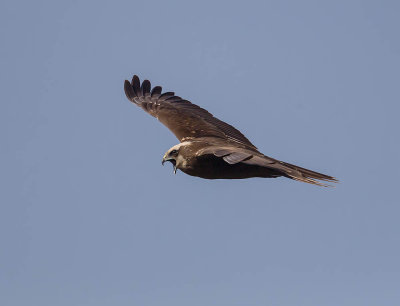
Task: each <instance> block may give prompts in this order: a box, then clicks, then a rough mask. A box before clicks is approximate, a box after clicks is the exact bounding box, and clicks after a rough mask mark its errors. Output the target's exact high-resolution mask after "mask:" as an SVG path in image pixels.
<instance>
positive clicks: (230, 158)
mask: <svg viewBox="0 0 400 306" xmlns="http://www.w3.org/2000/svg"><path fill="white" fill-rule="evenodd" d="M124 89H125V94H126V96H127V97H128V99H129V100H130V101H131V102H133V103H134V104H136V105H137V106H140V107H141V108H142V109H143V110H144V111H146V112H147V113H149V114H150V115H152V116H153V117H156V118H157V119H158V120H159V121H161V123H163V124H164V125H165V126H166V127H167V128H168V129H170V130H171V131H172V133H174V134H175V136H176V137H177V138H178V139H179V141H180V143H179V144H177V145H175V146H173V147H172V148H171V149H169V150H168V151H167V152H166V153H165V155H164V157H163V159H162V164H164V162H166V161H169V162H171V163H172V164H173V167H174V172H175V173H176V170H177V169H179V170H181V171H183V172H184V173H186V174H189V175H192V176H198V177H201V178H205V179H244V178H250V177H268V178H269V177H280V176H284V177H287V178H290V179H294V180H297V181H301V182H305V183H310V184H315V185H319V186H329V185H327V184H325V183H323V182H321V181H325V182H333V183H336V182H337V180H336V179H335V178H334V177H332V176H329V175H325V174H322V173H318V172H315V171H311V170H308V169H305V168H301V167H299V166H295V165H292V164H289V163H285V162H282V161H279V160H277V159H274V158H271V157H268V156H265V155H264V154H262V153H261V152H260V151H258V149H257V148H256V147H255V146H254V145H253V144H252V143H251V142H250V141H249V140H248V139H247V138H246V137H245V136H244V135H243V134H242V133H241V132H240V131H238V130H237V129H235V128H234V127H233V126H231V125H229V124H227V123H225V122H223V121H221V120H219V119H217V118H216V117H214V116H213V115H212V114H210V113H209V112H208V111H206V110H205V109H203V108H201V107H199V106H197V105H195V104H193V103H191V102H189V101H187V100H184V99H182V98H181V97H178V96H175V93H173V92H164V93H162V91H161V87H160V86H155V87H153V88H151V84H150V81H148V80H144V81H143V83H142V84H140V80H139V78H138V76H136V75H135V76H133V78H132V81H131V82H129V81H127V80H126V81H125V85H124Z"/></svg>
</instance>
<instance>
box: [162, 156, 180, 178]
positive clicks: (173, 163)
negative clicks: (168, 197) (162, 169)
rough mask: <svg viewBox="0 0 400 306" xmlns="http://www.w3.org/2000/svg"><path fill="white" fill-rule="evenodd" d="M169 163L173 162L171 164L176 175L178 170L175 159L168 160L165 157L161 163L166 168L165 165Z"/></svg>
mask: <svg viewBox="0 0 400 306" xmlns="http://www.w3.org/2000/svg"><path fill="white" fill-rule="evenodd" d="M167 161H169V162H171V164H172V165H173V166H174V174H176V170H177V168H176V161H175V159H173V158H170V159H168V158H167V157H166V156H164V157H163V159H162V161H161V165H163V166H164V163H165V162H167Z"/></svg>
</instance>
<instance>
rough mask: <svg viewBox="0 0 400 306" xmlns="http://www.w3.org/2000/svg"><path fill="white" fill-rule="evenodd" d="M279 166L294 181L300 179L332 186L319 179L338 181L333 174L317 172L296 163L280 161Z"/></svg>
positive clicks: (319, 184) (331, 181)
mask: <svg viewBox="0 0 400 306" xmlns="http://www.w3.org/2000/svg"><path fill="white" fill-rule="evenodd" d="M280 164H281V166H283V167H280V170H281V171H282V172H284V173H285V174H286V175H287V176H288V177H289V178H291V179H294V180H296V181H301V182H305V183H309V184H314V185H318V186H323V187H334V186H332V185H329V184H325V183H323V182H320V181H325V182H330V183H338V182H339V181H338V180H337V179H336V178H334V177H333V176H329V175H326V174H322V173H319V172H315V171H312V170H309V169H305V168H302V167H299V166H296V165H292V164H289V163H285V162H280Z"/></svg>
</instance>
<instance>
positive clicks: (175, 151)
mask: <svg viewBox="0 0 400 306" xmlns="http://www.w3.org/2000/svg"><path fill="white" fill-rule="evenodd" d="M177 154H178V151H177V150H172V151H171V152H169V155H177Z"/></svg>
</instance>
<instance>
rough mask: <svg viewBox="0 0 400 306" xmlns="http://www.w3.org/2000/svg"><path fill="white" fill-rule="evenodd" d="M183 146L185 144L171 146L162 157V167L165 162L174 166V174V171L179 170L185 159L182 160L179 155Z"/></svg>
mask: <svg viewBox="0 0 400 306" xmlns="http://www.w3.org/2000/svg"><path fill="white" fill-rule="evenodd" d="M184 145H185V143H180V144H177V145H175V146H173V147H172V148H171V149H169V150H168V151H167V152H166V153H165V154H164V157H163V159H162V161H161V163H162V164H163V165H164V163H165V162H166V161H169V162H171V164H172V165H173V166H174V173H175V174H176V170H177V169H180V167H181V166H182V165H184V164H185V159H184V158H183V156H182V154H180V153H181V150H182V147H183V146H184Z"/></svg>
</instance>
